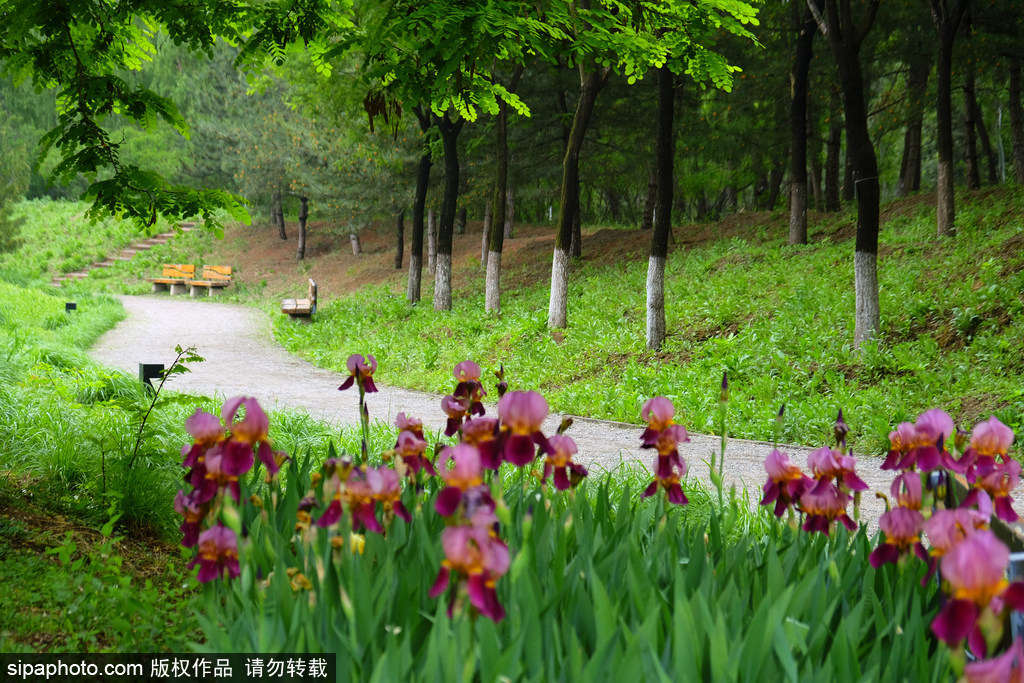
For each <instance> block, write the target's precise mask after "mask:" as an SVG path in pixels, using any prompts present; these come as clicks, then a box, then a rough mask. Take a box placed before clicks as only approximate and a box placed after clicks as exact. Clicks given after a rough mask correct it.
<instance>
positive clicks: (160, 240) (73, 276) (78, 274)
mask: <svg viewBox="0 0 1024 683" xmlns="http://www.w3.org/2000/svg"><path fill="white" fill-rule="evenodd" d="M195 227H196V224H195V223H180V224H178V228H179V229H180V230H181V232H189V231H190V230H192V229H194V228H195ZM177 234H178V233H177V232H176V231H173V230H172V231H171V232H163V233H160V234H159V235H154V236H153V237H149V238H147V239H144V240H142V241H140V242H136V243H135V244H132V245H131V246H129V247H125V248H124V249H122V250H121V251H120V252H118V253H117V254H115V255H114V256H110V255H108V256H107V257H106V258H104V259H103V260H102V261H97V262H96V263H90V264H89V265H87V266H85V267H84V268H82V269H81V270H78V271H75V272H73V273H64V274H63V275H58V276H57V277H55V278H53V280H52V283H53V284H54V285H56V286H58V287H60V286H61V284H62V283H63V282H65V281H67V280H82V279H84V278H87V277H89V273H90V272H92V271H94V270H98V269H100V268H109V267H110V266H112V265H114V264H115V263H116V262H117V261H130V260H131V258H132V257H133V256H135V255H136V254H138V253H139V252H140V251H146V250H147V249H152V248H153V247H155V246H157V245H158V244H167V243H168V242H169V241H170V240H171V238H172V237H174V236H175V235H177Z"/></svg>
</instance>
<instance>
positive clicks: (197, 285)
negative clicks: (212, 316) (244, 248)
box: [189, 266, 231, 299]
mask: <svg viewBox="0 0 1024 683" xmlns="http://www.w3.org/2000/svg"><path fill="white" fill-rule="evenodd" d="M230 284H231V266H203V277H202V279H201V280H192V281H191V282H189V285H190V286H191V289H190V290H189V294H191V295H192V298H193V299H194V298H196V297H197V296H199V294H200V292H204V294H206V295H209V296H213V293H214V292H217V291H219V290H221V289H223V288H224V287H227V286H228V285H230Z"/></svg>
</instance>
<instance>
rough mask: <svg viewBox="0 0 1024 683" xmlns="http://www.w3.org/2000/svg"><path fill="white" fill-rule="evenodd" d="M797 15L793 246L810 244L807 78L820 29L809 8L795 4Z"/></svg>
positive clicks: (792, 156)
mask: <svg viewBox="0 0 1024 683" xmlns="http://www.w3.org/2000/svg"><path fill="white" fill-rule="evenodd" d="M814 1H815V0H809V2H814ZM793 16H794V23H795V25H796V30H797V41H796V56H795V57H794V59H793V66H792V69H791V70H790V83H791V92H790V107H789V126H790V139H789V145H790V152H789V154H790V170H789V243H790V244H807V79H808V74H809V72H810V70H811V58H812V57H813V56H814V51H813V49H814V33H815V31H816V30H817V27H816V25H815V23H814V16H813V15H811V11H810V9H808V8H802V9H801V8H800V6H799V5H797V4H796V3H794V4H793Z"/></svg>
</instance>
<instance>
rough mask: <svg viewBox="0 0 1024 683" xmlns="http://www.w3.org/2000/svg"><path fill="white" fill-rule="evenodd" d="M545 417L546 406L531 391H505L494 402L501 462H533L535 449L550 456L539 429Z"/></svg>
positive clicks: (545, 440)
mask: <svg viewBox="0 0 1024 683" xmlns="http://www.w3.org/2000/svg"><path fill="white" fill-rule="evenodd" d="M547 416H548V402H547V401H546V400H544V397H543V396H541V395H540V394H538V393H537V392H535V391H509V392H508V393H506V394H505V395H504V396H502V397H501V399H500V400H499V401H498V418H499V419H500V420H501V425H502V432H503V434H502V436H503V441H502V448H501V452H502V458H503V459H504V460H506V461H508V462H510V463H512V464H513V465H517V466H520V467H522V466H524V465H528V464H529V463H531V462H533V459H534V457H535V456H536V451H535V445H536V446H540V449H541V450H542V451H543V452H545V453H550V452H551V447H550V446H549V445H548V440H547V439H546V438H544V435H543V434H541V431H540V427H541V424H542V423H543V422H544V418H546V417H547Z"/></svg>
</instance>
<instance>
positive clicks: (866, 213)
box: [809, 0, 881, 347]
mask: <svg viewBox="0 0 1024 683" xmlns="http://www.w3.org/2000/svg"><path fill="white" fill-rule="evenodd" d="M840 2H841V0H826V2H825V12H826V16H827V21H826V20H825V19H823V18H822V17H821V14H820V12H819V11H818V10H817V7H816V6H815V5H814V4H813V3H812V4H809V7H810V8H811V11H812V12H814V13H815V19H816V20H817V22H818V25H819V27H820V28H821V31H822V33H823V34H824V35H825V37H826V38H827V39H828V42H829V45H830V46H831V47H832V52H833V54H834V55H835V59H836V65H837V66H838V68H839V81H840V84H841V85H842V91H843V111H844V114H845V117H846V143H847V150H846V155H847V158H848V159H849V161H850V166H851V167H852V169H853V176H854V178H853V179H854V184H855V186H856V189H857V239H856V245H855V253H854V259H853V265H854V293H855V297H856V304H855V318H854V333H853V340H854V344H855V345H856V346H858V347H859V346H860V345H861V344H863V343H864V342H865V341H866V340H867V339H870V338H871V337H873V336H874V335H875V334H877V333H878V330H879V328H880V326H881V316H880V313H879V305H878V209H879V183H878V161H877V158H876V157H875V148H874V145H873V144H872V142H871V134H870V133H869V131H868V110H867V103H866V102H865V94H864V77H863V74H862V72H861V66H860V46H861V45H862V44H863V42H864V39H865V38H866V37H867V34H868V32H869V31H870V30H871V26H872V25H873V24H874V20H875V16H876V15H877V12H878V5H879V0H871V1H870V2H869V3H868V4H867V7H866V9H865V13H864V15H863V17H862V18H861V21H860V22H857V23H855V21H854V19H853V17H852V13H851V12H850V6H849V3H847V2H845V1H842V8H840Z"/></svg>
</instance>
